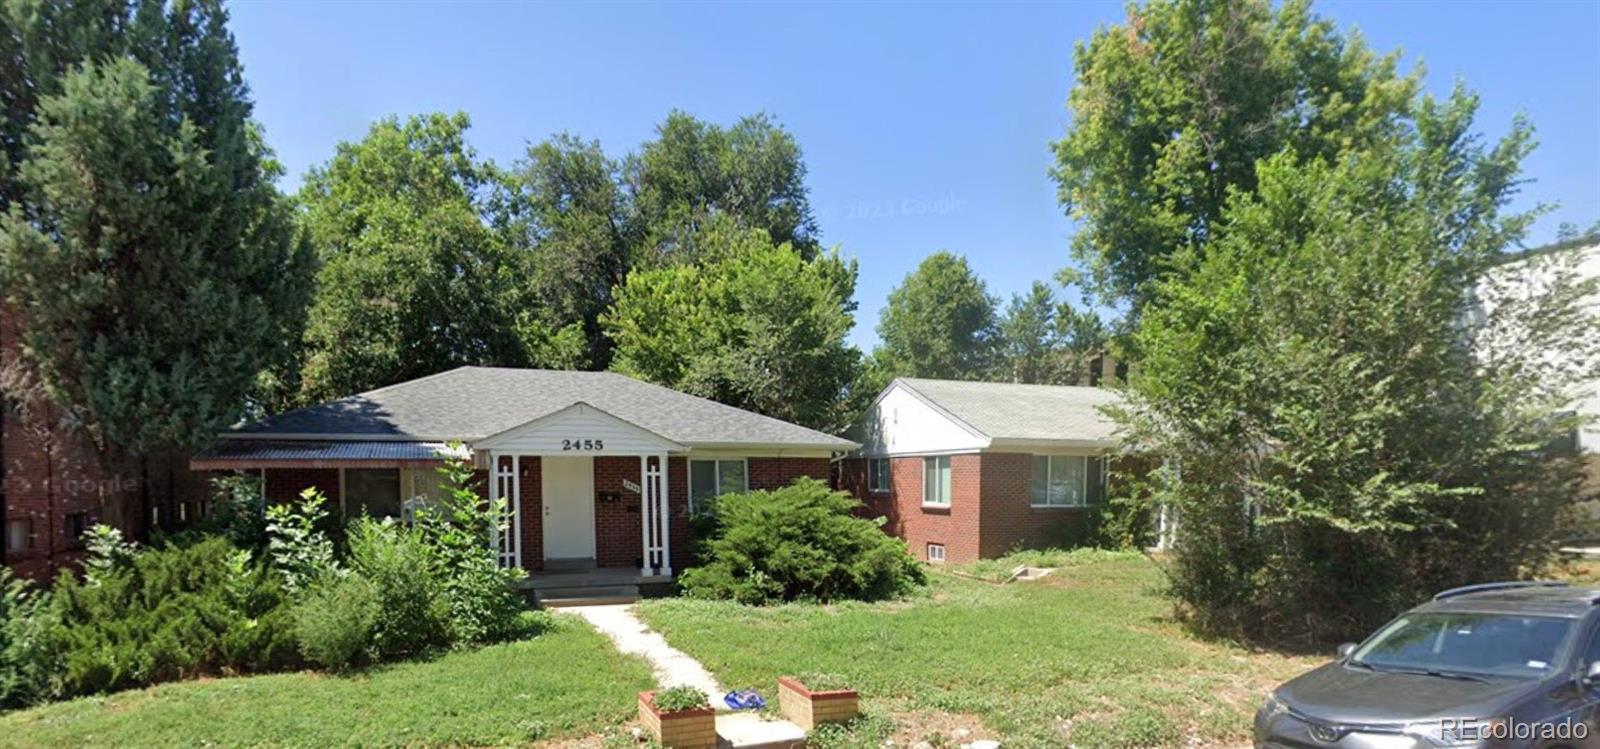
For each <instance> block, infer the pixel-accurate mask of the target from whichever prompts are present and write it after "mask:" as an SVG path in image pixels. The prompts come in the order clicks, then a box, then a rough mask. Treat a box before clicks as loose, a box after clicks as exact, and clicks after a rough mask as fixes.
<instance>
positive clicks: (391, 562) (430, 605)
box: [349, 518, 450, 660]
mask: <svg viewBox="0 0 1600 749" xmlns="http://www.w3.org/2000/svg"><path fill="white" fill-rule="evenodd" d="M349 543H350V559H349V566H350V569H351V571H352V572H353V574H355V575H358V576H360V577H361V578H363V579H365V580H366V581H367V582H369V583H371V585H372V589H373V591H374V592H375V593H376V594H377V597H378V610H379V611H380V616H379V617H378V620H377V624H376V627H375V628H374V630H373V632H372V648H373V655H374V657H375V658H377V659H378V660H392V659H395V658H402V657H405V656H408V655H413V654H415V653H419V652H422V651H425V650H430V649H434V648H439V647H443V646H445V645H447V644H448V643H449V637H450V603H449V600H448V599H447V598H446V595H445V590H444V585H443V584H442V583H441V581H440V576H441V574H448V572H449V571H448V570H443V569H440V568H439V567H438V566H437V564H436V556H435V555H434V553H433V551H432V549H430V548H429V547H428V545H427V544H425V543H424V542H423V539H422V535H421V534H420V533H418V532H417V531H414V530H412V529H409V528H406V527H404V526H401V525H399V524H396V523H392V522H380V521H376V520H372V519H371V518H361V519H358V520H356V521H355V522H354V523H352V524H351V526H350V533H349Z"/></svg>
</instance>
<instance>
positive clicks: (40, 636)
mask: <svg viewBox="0 0 1600 749" xmlns="http://www.w3.org/2000/svg"><path fill="white" fill-rule="evenodd" d="M52 615H53V610H52V609H51V607H50V601H49V595H48V593H46V592H45V591H42V590H40V589H38V588H36V587H34V586H33V585H31V584H29V583H28V582H27V581H25V580H18V579H16V578H14V577H12V575H11V570H10V569H9V568H7V567H0V708H8V707H18V706H21V705H28V704H32V703H34V702H37V701H39V700H42V699H44V698H45V697H47V696H48V695H49V693H50V675H51V673H52V672H53V671H54V668H53V664H52V662H51V661H52V659H51V656H50V651H49V648H48V642H47V640H46V638H47V636H48V634H49V632H50V630H51V625H52V622H53V618H52Z"/></svg>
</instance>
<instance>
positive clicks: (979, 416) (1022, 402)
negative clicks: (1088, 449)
mask: <svg viewBox="0 0 1600 749" xmlns="http://www.w3.org/2000/svg"><path fill="white" fill-rule="evenodd" d="M899 382H900V383H901V384H903V385H905V386H906V387H907V388H909V389H910V390H911V391H912V392H913V393H915V394H917V395H919V396H921V397H922V399H923V400H924V401H927V402H928V403H930V404H932V405H933V406H935V407H936V408H939V409H942V410H944V411H945V413H946V414H948V415H950V416H953V417H955V418H956V419H958V420H960V421H962V422H965V423H966V424H967V426H970V427H972V428H973V429H976V430H978V431H979V432H982V433H983V434H984V435H985V436H987V437H988V438H989V439H991V440H1071V441H1086V442H1104V443H1114V442H1115V441H1116V436H1115V435H1116V429H1117V425H1116V422H1114V421H1112V420H1111V418H1110V417H1108V416H1106V415H1105V414H1103V413H1101V412H1100V407H1101V406H1107V405H1111V404H1114V403H1117V402H1119V401H1120V400H1121V396H1119V395H1118V394H1117V393H1116V391H1113V390H1107V389H1105V388H1098V387H1078V386H1073V385H1019V384H1016V383H1010V382H964V381H957V380H923V379H917V378H910V377H902V378H900V379H899Z"/></svg>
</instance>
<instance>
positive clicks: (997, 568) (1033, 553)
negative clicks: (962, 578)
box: [951, 549, 1128, 582]
mask: <svg viewBox="0 0 1600 749" xmlns="http://www.w3.org/2000/svg"><path fill="white" fill-rule="evenodd" d="M1127 554H1128V552H1123V551H1108V550H1106V549H1037V550H1031V549H1030V550H1023V551H1014V552H1011V553H1010V554H1007V555H1005V556H1003V557H1000V558H999V559H980V560H978V561H976V562H971V563H968V564H963V565H959V566H955V567H952V568H951V569H952V570H953V571H955V572H960V573H961V574H964V575H970V576H972V577H976V578H979V579H983V580H988V581H990V582H1000V581H1002V580H1005V579H1007V578H1010V577H1011V571H1012V570H1015V569H1016V568H1017V567H1080V566H1083V565H1086V564H1094V563H1096V562H1104V561H1107V560H1111V559H1120V558H1123V557H1126V556H1127Z"/></svg>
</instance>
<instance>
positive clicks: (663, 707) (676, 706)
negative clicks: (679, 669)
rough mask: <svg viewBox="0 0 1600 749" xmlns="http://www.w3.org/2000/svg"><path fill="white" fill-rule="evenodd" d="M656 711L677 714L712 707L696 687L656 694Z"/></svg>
mask: <svg viewBox="0 0 1600 749" xmlns="http://www.w3.org/2000/svg"><path fill="white" fill-rule="evenodd" d="M652 701H653V702H654V703H655V705H656V709H657V710H660V711H661V712H664V713H676V712H682V711H684V710H698V709H700V708H704V707H710V704H711V703H709V702H707V701H706V696H705V694H704V693H702V692H701V691H700V690H698V689H695V688H694V687H683V686H679V687H668V688H666V689H663V690H661V691H659V692H656V694H655V697H654V698H653V700H652Z"/></svg>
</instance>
